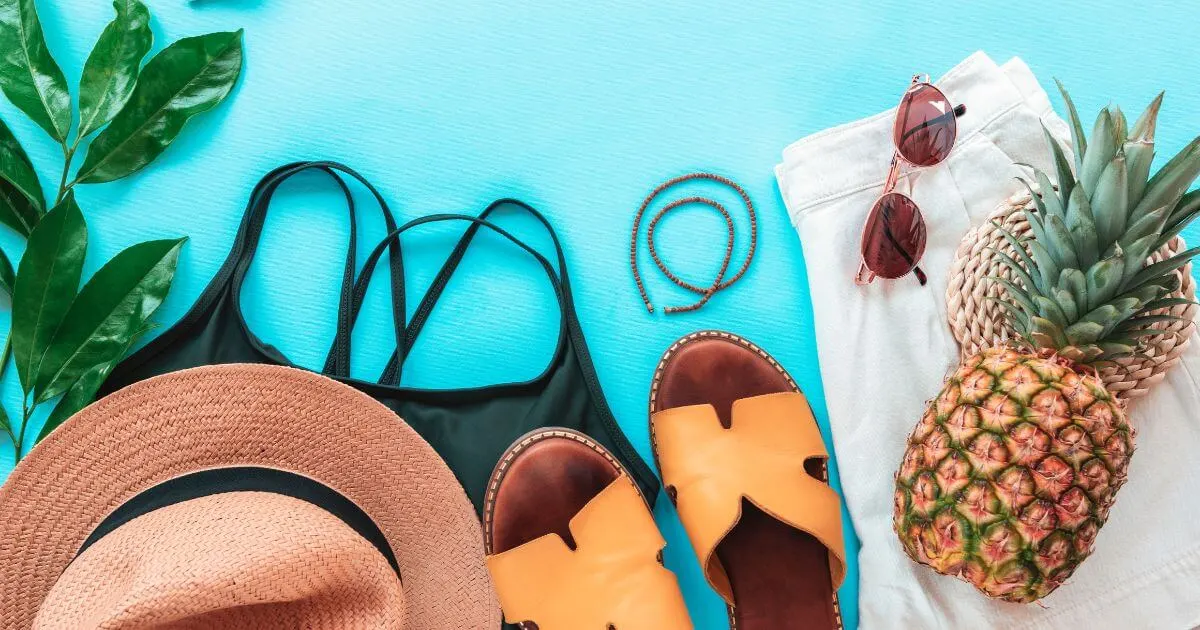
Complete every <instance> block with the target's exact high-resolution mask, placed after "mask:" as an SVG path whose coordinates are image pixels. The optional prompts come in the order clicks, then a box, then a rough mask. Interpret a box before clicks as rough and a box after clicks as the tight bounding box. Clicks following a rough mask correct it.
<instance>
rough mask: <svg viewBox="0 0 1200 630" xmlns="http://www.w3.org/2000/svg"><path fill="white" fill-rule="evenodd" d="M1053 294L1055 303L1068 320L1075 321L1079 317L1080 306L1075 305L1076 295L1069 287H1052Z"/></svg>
mask: <svg viewBox="0 0 1200 630" xmlns="http://www.w3.org/2000/svg"><path fill="white" fill-rule="evenodd" d="M1050 292H1051V294H1052V295H1053V296H1054V302H1055V304H1058V308H1059V309H1060V310H1061V311H1062V313H1063V315H1064V316H1066V320H1065V321H1066V322H1073V321H1076V320H1077V319H1079V307H1077V306H1076V305H1075V297H1074V296H1073V295H1071V292H1070V291H1069V290H1067V289H1058V288H1055V289H1051V291H1050Z"/></svg>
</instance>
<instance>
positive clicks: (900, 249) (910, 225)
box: [854, 75, 967, 285]
mask: <svg viewBox="0 0 1200 630" xmlns="http://www.w3.org/2000/svg"><path fill="white" fill-rule="evenodd" d="M965 113H967V107H966V105H959V106H958V107H954V106H952V105H950V99H948V98H946V95H945V94H943V93H942V91H941V90H939V89H937V88H936V87H934V86H933V84H931V83H930V82H929V76H928V75H916V76H914V77H913V80H912V85H910V86H909V88H908V91H907V92H905V93H904V98H903V99H901V100H900V107H899V108H897V110H896V122H895V124H894V126H893V127H892V141H893V142H894V143H895V145H896V151H895V152H894V153H893V154H892V166H891V170H889V171H888V176H887V182H886V183H885V184H884V186H883V194H882V195H880V197H879V199H877V200H876V201H875V205H873V206H871V213H870V214H869V215H867V222H866V224H865V225H864V226H863V232H862V263H861V264H860V265H859V267H858V273H857V274H856V275H855V277H854V281H855V282H856V283H857V284H860V285H862V284H869V283H870V282H871V281H872V280H874V279H875V278H877V277H878V278H886V279H889V280H894V279H896V278H900V277H903V276H906V275H908V274H909V273H912V274H914V275H916V276H917V280H919V281H920V282H921V284H922V285H924V284H925V283H926V281H927V280H928V279H927V278H926V276H925V272H924V271H921V268H920V267H918V266H917V263H919V262H920V261H921V256H923V255H924V254H925V237H926V229H925V219H924V218H923V217H922V216H921V209H920V208H919V207H917V202H915V201H913V200H912V198H911V197H909V196H908V195H905V194H904V193H900V192H896V181H897V180H898V179H899V178H900V168H901V166H902V165H903V164H905V163H907V164H910V165H912V166H933V165H935V164H938V163H940V162H942V161H943V160H945V159H946V157H947V156H948V155H950V150H951V149H952V148H953V147H954V139H955V136H957V134H958V122H957V119H958V117H959V116H962V115H963V114H965Z"/></svg>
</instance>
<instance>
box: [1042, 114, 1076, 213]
mask: <svg viewBox="0 0 1200 630" xmlns="http://www.w3.org/2000/svg"><path fill="white" fill-rule="evenodd" d="M1042 134H1043V135H1045V136H1046V143H1047V144H1049V145H1050V154H1051V156H1052V157H1053V158H1054V170H1055V171H1056V172H1057V173H1058V191H1059V195H1060V201H1065V200H1066V199H1067V198H1068V195H1070V194H1071V189H1072V188H1074V186H1075V175H1074V174H1073V173H1071V163H1070V162H1069V161H1068V160H1067V156H1066V155H1065V154H1064V153H1063V150H1062V145H1060V144H1059V143H1058V140H1055V139H1054V136H1052V135H1050V130H1049V129H1046V126H1045V125H1042ZM1042 190H1043V191H1044V194H1045V195H1046V196H1048V197H1049V196H1053V195H1054V189H1053V188H1052V187H1051V188H1043V189H1042ZM1061 205H1066V204H1065V203H1063V204H1061Z"/></svg>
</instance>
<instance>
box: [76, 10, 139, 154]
mask: <svg viewBox="0 0 1200 630" xmlns="http://www.w3.org/2000/svg"><path fill="white" fill-rule="evenodd" d="M113 8H114V9H116V11H117V17H116V18H115V19H113V21H112V22H109V23H108V26H106V27H104V31H103V32H101V33H100V39H99V40H98V41H97V42H96V46H95V47H94V48H92V53H91V54H90V55H88V58H87V62H85V63H84V64H83V76H82V78H80V80H79V135H80V136H86V135H88V134H90V133H92V132H93V131H95V130H97V129H99V128H100V127H103V126H104V124H105V123H107V122H108V121H110V120H112V119H113V116H116V115H117V112H119V111H120V110H121V107H122V106H124V105H125V102H126V101H128V100H129V95H130V94H132V93H133V87H134V85H135V84H136V83H137V77H138V69H139V68H140V67H141V65H142V58H143V57H145V56H146V53H148V52H150V45H151V43H153V41H154V35H153V34H152V33H151V32H150V11H149V10H148V9H146V5H144V4H142V3H141V2H138V0H115V2H113Z"/></svg>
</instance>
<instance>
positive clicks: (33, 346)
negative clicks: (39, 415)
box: [12, 193, 87, 394]
mask: <svg viewBox="0 0 1200 630" xmlns="http://www.w3.org/2000/svg"><path fill="white" fill-rule="evenodd" d="M86 254H87V225H86V224H85V223H84V220H83V213H81V212H80V211H79V206H78V205H76V204H75V196H74V195H73V194H70V193H68V194H67V197H66V198H65V199H63V201H62V203H60V204H58V206H56V207H55V208H54V209H53V210H51V211H50V212H48V213H47V214H46V216H44V217H42V220H41V222H40V223H38V224H37V227H35V228H34V229H33V233H31V234H30V235H29V244H28V246H27V247H26V249H25V255H24V256H22V257H21V263H20V264H19V265H18V266H17V279H16V281H15V282H14V285H13V315H12V345H13V356H14V357H15V359H16V364H17V376H18V377H20V380H21V387H22V388H24V390H25V393H26V394H28V393H29V392H30V391H32V390H33V385H34V380H35V377H36V376H37V373H38V366H39V365H40V364H41V362H42V356H43V355H44V354H45V353H46V349H47V348H49V347H50V340H51V338H52V337H53V336H54V332H55V331H56V330H57V329H58V325H59V323H60V322H61V321H62V318H63V316H64V315H65V314H66V312H67V309H69V308H70V307H71V300H72V299H73V298H74V297H75V291H76V290H77V289H78V288H79V277H80V275H81V274H82V273H83V259H84V256H85V255H86Z"/></svg>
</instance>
